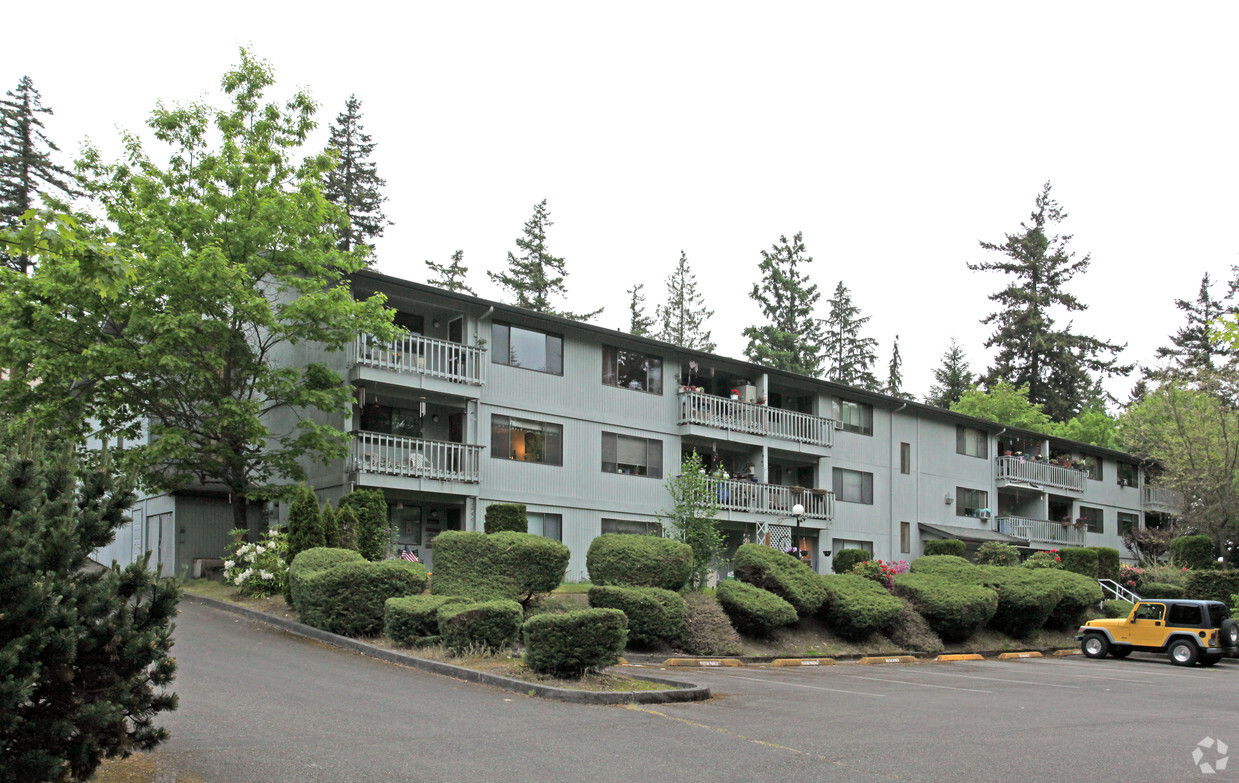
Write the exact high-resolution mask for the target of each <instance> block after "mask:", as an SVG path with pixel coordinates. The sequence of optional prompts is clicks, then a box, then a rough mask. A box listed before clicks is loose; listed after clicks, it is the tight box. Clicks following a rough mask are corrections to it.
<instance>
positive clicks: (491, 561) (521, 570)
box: [431, 530, 569, 605]
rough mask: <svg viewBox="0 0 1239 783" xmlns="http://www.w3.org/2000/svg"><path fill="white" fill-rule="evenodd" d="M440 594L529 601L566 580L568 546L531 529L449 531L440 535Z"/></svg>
mask: <svg viewBox="0 0 1239 783" xmlns="http://www.w3.org/2000/svg"><path fill="white" fill-rule="evenodd" d="M434 552H435V578H434V581H433V583H432V584H431V592H433V593H434V594H435V595H462V596H466V597H468V598H473V599H476V600H478V601H490V600H495V599H500V598H503V599H509V600H514V601H520V602H521V604H522V605H526V604H528V603H529V602H530V600H531V599H532V598H533V597H534V596H536V595H538V594H539V593H549V592H551V591H552V590H554V589H555V588H556V587H558V586H559V583H560V582H562V581H563V580H564V573H565V572H566V571H567V570H568V557H569V551H568V547H566V546H564V545H563V544H561V543H559V542H558V541H552V540H551V539H549V538H545V537H543V536H536V535H534V534H532V533H507V532H505V533H491V534H489V535H488V534H486V533H479V532H476V531H473V532H461V531H456V530H448V531H445V532H443V533H440V534H439V535H438V537H436V538H435V550H434Z"/></svg>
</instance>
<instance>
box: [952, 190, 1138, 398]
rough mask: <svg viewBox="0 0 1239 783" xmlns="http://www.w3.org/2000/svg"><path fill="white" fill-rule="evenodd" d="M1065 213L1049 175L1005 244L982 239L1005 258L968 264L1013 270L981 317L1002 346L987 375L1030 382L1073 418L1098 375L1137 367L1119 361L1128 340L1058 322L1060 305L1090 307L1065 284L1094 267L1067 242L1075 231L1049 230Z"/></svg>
mask: <svg viewBox="0 0 1239 783" xmlns="http://www.w3.org/2000/svg"><path fill="white" fill-rule="evenodd" d="M1066 217H1067V213H1066V212H1064V211H1063V209H1062V207H1061V206H1059V204H1058V202H1057V201H1055V200H1054V199H1053V198H1051V197H1050V183H1049V182H1047V183H1045V186H1044V188H1043V189H1042V191H1041V193H1040V194H1039V195H1038V196H1037V200H1036V206H1035V208H1034V209H1033V212H1032V214H1031V215H1030V217H1029V222H1027V223H1021V224H1020V230H1019V232H1017V233H1015V234H1007V235H1006V240H1005V241H1004V242H1003V243H1002V244H996V243H993V242H981V247H982V248H983V249H985V250H988V251H991V252H994V253H999V254H1001V255H1002V256H1005V258H1002V259H1000V260H997V261H982V262H979V263H975V264H973V263H969V264H968V268H969V269H971V270H973V271H983V272H989V271H994V272H1001V273H1002V274H1003V275H1006V276H1009V277H1011V278H1014V279H1013V280H1011V281H1010V282H1009V284H1008V285H1007V286H1006V287H1005V288H1003V289H1002V290H1001V291H999V292H997V293H994V294H990V297H989V298H990V300H991V301H993V302H996V303H997V304H998V306H999V309H997V310H996V311H994V312H992V313H990V314H989V315H987V316H986V317H985V318H982V319H981V323H983V324H992V325H994V327H995V329H994V333H993V334H992V335H990V337H989V339H988V340H986V342H985V347H986V348H996V349H997V353H996V354H995V356H994V361H993V364H992V365H991V366H990V368H989V371H988V372H987V373H986V375H985V383H986V385H987V386H992V385H993V384H995V383H998V382H1000V381H1001V382H1006V383H1009V384H1011V385H1012V386H1015V387H1024V386H1027V387H1028V399H1029V400H1030V401H1032V402H1033V403H1036V404H1039V405H1041V406H1042V407H1043V408H1044V409H1045V412H1046V413H1048V414H1049V415H1050V417H1051V418H1052V419H1053V420H1054V421H1067V420H1068V419H1070V418H1071V417H1072V416H1074V415H1076V414H1077V413H1079V412H1080V411H1081V409H1082V408H1083V407H1084V405H1085V403H1086V402H1087V401H1088V399H1089V397H1090V391H1091V390H1092V388H1093V386H1094V381H1095V377H1096V376H1101V377H1109V376H1112V375H1127V374H1128V373H1129V372H1131V366H1130V365H1120V364H1119V363H1118V359H1117V356H1116V354H1118V353H1119V352H1120V351H1122V350H1123V349H1124V348H1125V347H1126V346H1125V345H1117V344H1115V343H1109V342H1106V341H1104V340H1100V339H1098V338H1096V337H1089V336H1087V335H1082V334H1075V333H1073V332H1072V331H1071V324H1070V323H1068V324H1067V326H1066V327H1065V328H1061V329H1060V328H1058V327H1057V326H1056V323H1055V320H1054V316H1053V311H1054V310H1055V309H1059V310H1062V311H1065V312H1067V313H1072V312H1079V311H1082V310H1086V309H1088V306H1087V305H1085V304H1083V303H1082V302H1080V300H1078V299H1076V297H1075V296H1074V295H1072V294H1070V293H1068V292H1067V291H1066V290H1065V286H1066V285H1067V283H1068V282H1069V281H1070V280H1071V278H1073V277H1075V276H1076V275H1077V274H1082V273H1084V272H1086V271H1087V270H1088V266H1089V256H1088V255H1087V254H1086V255H1085V256H1084V257H1083V258H1080V259H1077V258H1076V257H1075V253H1074V252H1072V251H1071V250H1070V249H1068V245H1069V244H1070V242H1071V236H1070V235H1064V236H1059V235H1056V234H1053V233H1050V232H1051V231H1053V228H1054V226H1055V225H1056V224H1058V223H1059V222H1061V221H1063V220H1064V219H1066ZM1094 374H1096V375H1094Z"/></svg>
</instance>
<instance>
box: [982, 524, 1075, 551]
mask: <svg viewBox="0 0 1239 783" xmlns="http://www.w3.org/2000/svg"><path fill="white" fill-rule="evenodd" d="M996 522H997V526H998V532H999V533H1005V534H1006V535H1008V536H1015V537H1016V538H1022V539H1024V540H1025V541H1027V542H1028V543H1030V544H1051V545H1054V546H1084V532H1085V531H1084V528H1082V527H1076V526H1074V525H1062V524H1060V523H1058V522H1051V521H1050V520H1048V519H1029V518H1028V517H998V518H997V519H996Z"/></svg>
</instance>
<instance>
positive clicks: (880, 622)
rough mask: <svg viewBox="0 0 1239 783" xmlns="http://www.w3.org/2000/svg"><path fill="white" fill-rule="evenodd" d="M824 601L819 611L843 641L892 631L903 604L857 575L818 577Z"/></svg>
mask: <svg viewBox="0 0 1239 783" xmlns="http://www.w3.org/2000/svg"><path fill="white" fill-rule="evenodd" d="M819 578H820V579H821V581H822V584H823V585H824V586H825V588H826V593H827V596H828V597H827V599H826V602H825V603H824V604H823V605H822V608H821V609H820V610H819V612H818V613H819V614H820V615H822V616H823V617H824V619H825V620H826V624H827V625H828V626H830V629H831V630H832V631H834V632H835V633H837V634H839V635H840V636H842V637H843V638H845V639H849V640H851V641H860V640H862V639H864V638H866V637H867V636H869V635H870V634H872V633H874V632H880V631H885V630H887V629H888V628H890V627H891V624H892V623H894V622H895V620H896V618H898V617H899V613H900V612H902V611H903V602H902V601H900V600H899V599H898V598H896V597H895V596H893V595H891V594H890V593H888V592H887V591H886V588H884V587H882V586H881V585H879V584H878V583H877V582H875V581H873V580H872V579H866V578H865V577H863V576H858V575H856V574H831V575H829V576H822V577H819Z"/></svg>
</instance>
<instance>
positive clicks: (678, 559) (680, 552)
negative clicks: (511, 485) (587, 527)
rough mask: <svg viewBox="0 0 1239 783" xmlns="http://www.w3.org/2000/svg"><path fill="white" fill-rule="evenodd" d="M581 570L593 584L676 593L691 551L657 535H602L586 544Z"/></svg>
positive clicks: (689, 565)
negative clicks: (657, 588) (584, 569)
mask: <svg viewBox="0 0 1239 783" xmlns="http://www.w3.org/2000/svg"><path fill="white" fill-rule="evenodd" d="M492 508H493V506H492ZM585 568H586V569H587V570H588V571H589V580H590V581H591V582H593V583H594V584H596V585H619V586H621V587H659V588H662V589H663V590H680V589H682V588H683V587H684V585H685V584H687V583H688V578H689V576H691V575H692V570H693V548H692V547H690V546H689V545H688V544H685V543H684V542H682V541H675V540H674V539H670V538H660V537H659V536H634V535H626V534H623V533H604V534H603V535H600V536H598V537H597V538H595V539H594V540H593V541H591V542H590V544H589V552H587V553H586V555H585Z"/></svg>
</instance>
